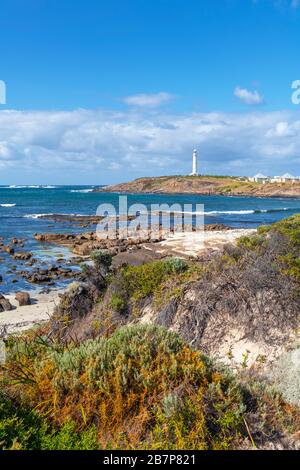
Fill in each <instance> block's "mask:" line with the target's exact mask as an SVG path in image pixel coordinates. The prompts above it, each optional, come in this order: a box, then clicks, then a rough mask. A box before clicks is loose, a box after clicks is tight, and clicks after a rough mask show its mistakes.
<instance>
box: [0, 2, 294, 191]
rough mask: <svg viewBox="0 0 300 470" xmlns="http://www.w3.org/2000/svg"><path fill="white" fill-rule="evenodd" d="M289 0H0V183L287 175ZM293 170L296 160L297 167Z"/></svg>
mask: <svg viewBox="0 0 300 470" xmlns="http://www.w3.org/2000/svg"><path fill="white" fill-rule="evenodd" d="M299 57H300V1H297V0H213V1H212V0H151V1H150V0H85V1H84V0H73V1H71V0H60V1H59V0H2V1H1V5H0V59H1V60H0V80H3V81H5V83H6V87H7V96H6V104H5V105H3V104H2V105H1V104H0V184H7V183H9V184H14V183H15V184H30V183H61V184H63V183H74V184H76V183H77V184H81V183H82V184H97V183H106V182H117V181H122V180H127V179H132V178H135V177H138V176H143V175H158V174H172V173H173V174H176V173H188V172H189V171H190V160H191V156H190V155H191V150H192V148H193V146H197V147H198V148H199V153H200V158H201V165H202V167H201V168H202V170H203V172H205V173H227V174H252V173H253V172H257V171H263V172H264V173H270V174H272V173H283V172H285V171H289V172H291V173H296V174H300V168H299V163H300V137H299V134H300V105H299V106H296V105H295V104H292V102H291V95H292V90H291V83H292V82H293V81H294V80H297V79H300V60H299ZM298 168H299V169H298Z"/></svg>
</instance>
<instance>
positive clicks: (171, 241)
mask: <svg viewBox="0 0 300 470" xmlns="http://www.w3.org/2000/svg"><path fill="white" fill-rule="evenodd" d="M255 232H256V229H229V230H217V231H216V230H211V231H205V232H201V233H199V232H184V233H175V234H173V235H171V236H169V237H167V238H165V239H164V240H162V241H159V242H157V243H151V242H150V243H145V244H142V248H143V249H144V250H143V253H142V257H145V253H147V252H148V253H149V255H150V254H151V252H152V255H153V256H150V257H149V259H148V261H147V260H146V261H145V262H151V261H154V260H155V259H159V258H160V259H161V258H166V257H168V256H174V257H183V258H194V259H197V258H201V257H202V256H205V255H211V254H214V253H217V252H219V251H220V250H221V249H222V247H223V246H224V245H225V244H227V243H235V242H236V241H237V239H239V238H240V237H242V236H244V235H250V234H252V233H255ZM126 253H127V256H128V255H129V257H128V258H127V259H128V261H129V263H130V262H133V263H135V262H136V259H135V257H136V256H137V255H138V254H139V251H138V252H131V251H130V250H128V251H127V252H126ZM131 255H133V257H131V258H130V256H131ZM116 259H117V257H116ZM144 259H145V258H144ZM66 289H67V287H66V288H64V289H62V288H57V289H55V288H53V289H52V290H50V292H49V293H45V292H41V290H40V289H36V290H32V291H29V292H28V293H29V294H30V298H31V300H32V304H31V305H26V306H22V307H20V306H19V305H18V302H17V301H16V300H15V295H16V293H17V292H11V293H9V294H6V295H5V298H6V299H7V300H9V301H10V303H11V304H12V306H13V310H9V311H4V312H1V313H0V329H2V328H5V329H6V332H7V333H8V334H13V333H20V332H22V331H26V330H28V329H30V328H32V327H35V326H39V325H42V324H43V323H45V322H47V321H48V320H49V319H50V317H51V315H52V314H53V312H54V308H55V307H56V306H57V305H58V304H59V301H60V294H62V293H63V292H65V291H66Z"/></svg>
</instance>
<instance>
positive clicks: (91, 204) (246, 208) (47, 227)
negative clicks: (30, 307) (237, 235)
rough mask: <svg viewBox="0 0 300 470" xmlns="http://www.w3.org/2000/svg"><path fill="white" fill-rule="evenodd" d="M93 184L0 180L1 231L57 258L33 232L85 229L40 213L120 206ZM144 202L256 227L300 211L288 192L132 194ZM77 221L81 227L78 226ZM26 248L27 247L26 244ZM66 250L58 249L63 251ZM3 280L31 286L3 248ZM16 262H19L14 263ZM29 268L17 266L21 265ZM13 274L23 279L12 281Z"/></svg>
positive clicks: (6, 284) (131, 199) (40, 254)
mask: <svg viewBox="0 0 300 470" xmlns="http://www.w3.org/2000/svg"><path fill="white" fill-rule="evenodd" d="M92 190H93V187H92V186H41V187H28V186H27V187H25V186H23V187H20V186H17V187H11V186H10V187H8V186H0V236H1V237H2V238H3V242H4V243H5V244H6V243H8V242H9V241H10V240H11V239H12V238H13V237H17V238H25V239H26V242H25V247H24V250H26V251H32V252H33V253H34V255H35V257H37V258H39V259H41V260H42V261H46V262H48V263H52V262H54V260H55V254H57V248H56V253H55V247H52V246H51V245H48V246H45V245H44V244H43V245H41V244H38V243H37V242H36V241H35V240H34V238H33V235H34V234H35V233H42V232H58V233H61V232H72V231H75V230H76V231H79V230H90V229H80V228H78V226H77V225H75V226H72V224H70V223H54V222H52V221H51V220H46V219H39V218H37V215H38V214H53V213H55V214H87V215H92V214H96V210H97V207H98V205H99V204H102V203H111V204H114V205H115V207H116V210H117V211H118V198H119V195H118V194H116V193H114V194H110V193H94V192H92ZM133 203H140V204H144V205H146V206H147V207H150V205H151V204H162V203H166V204H170V205H171V204H176V203H179V204H181V205H183V204H193V207H194V208H195V205H196V204H204V212H205V223H206V224H211V223H224V224H227V225H229V226H231V227H243V228H244V227H245V228H254V227H256V226H258V225H261V224H270V223H272V222H275V221H276V220H279V219H282V218H285V217H288V216H289V215H292V214H294V213H297V212H300V200H299V199H286V198H247V197H227V196H199V195H186V194H185V195H180V194H176V195H173V194H172V195H150V194H141V195H133V194H129V195H128V205H130V204H133ZM75 227H76V228H75ZM22 250H23V249H22ZM61 251H62V250H61V249H59V252H61ZM0 257H1V261H0V274H1V275H2V277H3V282H2V283H0V290H1V291H2V292H9V291H11V290H13V291H16V290H19V289H23V288H30V287H31V286H30V285H27V284H26V282H24V281H23V280H22V279H18V275H17V272H16V273H12V274H10V275H8V274H7V271H8V269H9V266H10V268H11V264H12V262H11V258H10V257H9V256H8V255H7V254H6V253H2V252H1V253H0ZM14 264H15V265H16V264H17V263H16V262H15V263H14ZM19 267H20V268H22V269H24V267H23V266H21V265H20V266H19V265H18V266H17V270H18V269H19ZM13 279H18V282H17V283H13V284H12V280H13Z"/></svg>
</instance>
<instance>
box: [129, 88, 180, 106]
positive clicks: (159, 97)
mask: <svg viewBox="0 0 300 470" xmlns="http://www.w3.org/2000/svg"><path fill="white" fill-rule="evenodd" d="M172 99H173V95H171V94H170V93H165V92H160V93H153V94H145V93H141V94H139V95H132V96H127V97H126V98H124V100H123V101H124V103H126V104H128V105H129V106H137V107H141V108H144V107H149V108H156V107H157V106H161V105H162V104H166V103H169V102H170V101H172Z"/></svg>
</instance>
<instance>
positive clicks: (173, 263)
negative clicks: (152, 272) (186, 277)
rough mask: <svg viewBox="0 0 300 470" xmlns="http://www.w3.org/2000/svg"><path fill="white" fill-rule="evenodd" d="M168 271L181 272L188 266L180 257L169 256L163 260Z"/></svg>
mask: <svg viewBox="0 0 300 470" xmlns="http://www.w3.org/2000/svg"><path fill="white" fill-rule="evenodd" d="M164 263H165V267H166V270H167V272H168V273H171V274H172V273H182V272H184V271H186V269H187V268H188V264H187V262H186V261H184V260H183V259H181V258H169V259H167V260H166V261H165V262H164Z"/></svg>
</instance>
